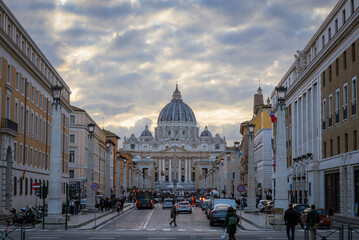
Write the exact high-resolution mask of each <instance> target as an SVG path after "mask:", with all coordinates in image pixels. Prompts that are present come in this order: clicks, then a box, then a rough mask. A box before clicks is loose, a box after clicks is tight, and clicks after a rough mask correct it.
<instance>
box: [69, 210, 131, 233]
mask: <svg viewBox="0 0 359 240" xmlns="http://www.w3.org/2000/svg"><path fill="white" fill-rule="evenodd" d="M129 207H131V205H127V206H124V207H123V210H124V212H125V209H126V208H129ZM126 211H127V210H126ZM111 213H114V212H112V211H108V212H107V213H105V214H102V215H101V216H99V217H96V221H97V220H99V219H101V218H103V217H106V216H108V215H110V214H111ZM116 216H117V215H116ZM111 219H112V218H111ZM94 221H95V219H94V218H91V219H89V220H87V221H85V222H82V223H79V224H76V225H68V228H80V227H83V226H85V225H87V224H89V223H91V222H94ZM101 224H102V223H101ZM97 226H100V225H97ZM90 229H91V228H90Z"/></svg>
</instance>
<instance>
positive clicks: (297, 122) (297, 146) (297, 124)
mask: <svg viewBox="0 0 359 240" xmlns="http://www.w3.org/2000/svg"><path fill="white" fill-rule="evenodd" d="M296 110H297V112H296V118H297V121H296V126H297V129H296V131H297V141H296V155H297V156H298V155H299V144H300V143H299V141H300V138H299V131H300V130H299V126H300V122H299V117H300V116H299V114H300V113H299V99H298V100H297V109H296Z"/></svg>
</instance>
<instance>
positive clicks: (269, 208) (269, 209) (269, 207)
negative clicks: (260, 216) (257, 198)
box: [262, 201, 274, 213]
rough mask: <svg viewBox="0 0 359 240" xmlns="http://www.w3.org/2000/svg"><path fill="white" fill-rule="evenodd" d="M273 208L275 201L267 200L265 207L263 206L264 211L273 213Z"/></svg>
mask: <svg viewBox="0 0 359 240" xmlns="http://www.w3.org/2000/svg"><path fill="white" fill-rule="evenodd" d="M272 210H274V201H267V202H266V204H265V206H264V208H262V212H264V213H272Z"/></svg>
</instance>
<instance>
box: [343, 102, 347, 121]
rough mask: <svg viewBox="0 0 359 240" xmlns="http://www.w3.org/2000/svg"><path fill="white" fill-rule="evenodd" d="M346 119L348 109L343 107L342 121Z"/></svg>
mask: <svg viewBox="0 0 359 240" xmlns="http://www.w3.org/2000/svg"><path fill="white" fill-rule="evenodd" d="M347 119H348V108H347V106H346V105H345V106H344V107H343V120H347Z"/></svg>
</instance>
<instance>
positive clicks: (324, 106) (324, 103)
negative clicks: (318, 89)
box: [322, 99, 327, 130]
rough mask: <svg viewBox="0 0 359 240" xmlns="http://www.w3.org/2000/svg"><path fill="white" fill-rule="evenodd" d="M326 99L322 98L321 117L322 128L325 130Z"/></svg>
mask: <svg viewBox="0 0 359 240" xmlns="http://www.w3.org/2000/svg"><path fill="white" fill-rule="evenodd" d="M326 107H327V106H326V99H323V108H322V110H323V119H322V124H323V126H322V130H325V129H326V118H327V114H326Z"/></svg>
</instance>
